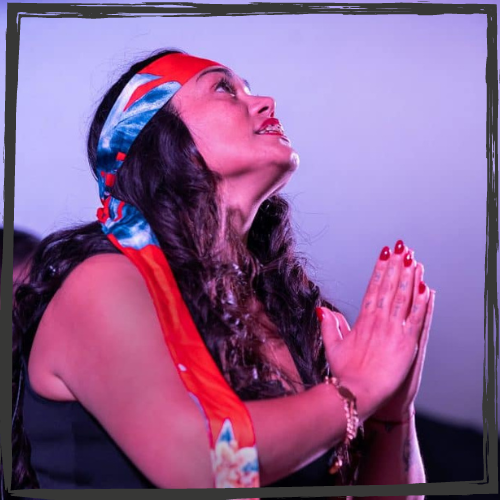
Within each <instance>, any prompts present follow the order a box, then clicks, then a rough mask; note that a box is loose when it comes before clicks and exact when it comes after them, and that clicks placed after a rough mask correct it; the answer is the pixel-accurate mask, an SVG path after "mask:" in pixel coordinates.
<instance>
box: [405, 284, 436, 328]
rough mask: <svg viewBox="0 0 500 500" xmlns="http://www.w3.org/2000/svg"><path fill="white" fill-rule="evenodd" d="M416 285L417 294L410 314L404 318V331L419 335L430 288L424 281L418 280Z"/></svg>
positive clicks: (424, 317)
mask: <svg viewBox="0 0 500 500" xmlns="http://www.w3.org/2000/svg"><path fill="white" fill-rule="evenodd" d="M418 287H419V288H418V294H417V297H416V298H415V300H414V301H413V305H412V308H411V311H410V314H409V315H408V317H407V318H406V321H405V325H404V329H405V333H408V334H410V335H415V336H417V337H420V334H421V332H422V329H423V326H424V322H425V319H426V316H427V314H426V313H427V305H428V302H429V298H430V290H429V287H428V286H427V285H426V284H425V283H424V282H420V283H419V285H418Z"/></svg>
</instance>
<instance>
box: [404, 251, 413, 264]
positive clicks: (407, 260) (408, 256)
mask: <svg viewBox="0 0 500 500" xmlns="http://www.w3.org/2000/svg"><path fill="white" fill-rule="evenodd" d="M412 262H413V257H412V256H411V252H408V253H407V254H406V255H405V258H404V260H403V263H404V265H405V267H410V266H411V263H412Z"/></svg>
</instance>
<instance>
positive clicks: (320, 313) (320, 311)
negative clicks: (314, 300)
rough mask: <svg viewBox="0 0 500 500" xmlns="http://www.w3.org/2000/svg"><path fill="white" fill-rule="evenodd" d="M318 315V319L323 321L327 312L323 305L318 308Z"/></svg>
mask: <svg viewBox="0 0 500 500" xmlns="http://www.w3.org/2000/svg"><path fill="white" fill-rule="evenodd" d="M316 316H318V320H319V322H320V323H321V322H322V321H323V318H324V317H325V313H324V312H323V309H321V307H317V308H316Z"/></svg>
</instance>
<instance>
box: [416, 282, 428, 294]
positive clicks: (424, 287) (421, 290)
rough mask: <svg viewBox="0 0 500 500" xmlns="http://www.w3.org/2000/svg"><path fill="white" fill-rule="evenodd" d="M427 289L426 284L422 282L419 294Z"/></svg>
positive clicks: (419, 286)
mask: <svg viewBox="0 0 500 500" xmlns="http://www.w3.org/2000/svg"><path fill="white" fill-rule="evenodd" d="M426 288H427V287H426V286H425V283H424V282H423V281H421V282H420V285H418V293H424V292H425V289H426Z"/></svg>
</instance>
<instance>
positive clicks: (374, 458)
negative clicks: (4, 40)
mask: <svg viewBox="0 0 500 500" xmlns="http://www.w3.org/2000/svg"><path fill="white" fill-rule="evenodd" d="M365 439H366V440H367V451H366V455H365V456H364V458H363V459H362V461H361V464H360V468H359V475H358V481H357V484H364V485H375V484H412V483H425V472H424V466H423V463H422V457H421V455H420V448H419V445H418V440H417V432H416V427H415V419H414V418H412V419H411V420H410V421H409V422H407V423H404V424H401V425H397V426H394V425H385V424H381V423H374V422H371V421H370V420H367V421H366V422H365ZM363 498H367V497H363ZM368 498H370V499H379V498H384V497H368ZM390 498H391V499H392V498H394V499H401V500H402V499H404V500H409V499H411V500H423V499H424V496H423V495H422V496H408V497H406V496H405V497H397V496H395V497H392V496H391V497H390Z"/></svg>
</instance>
